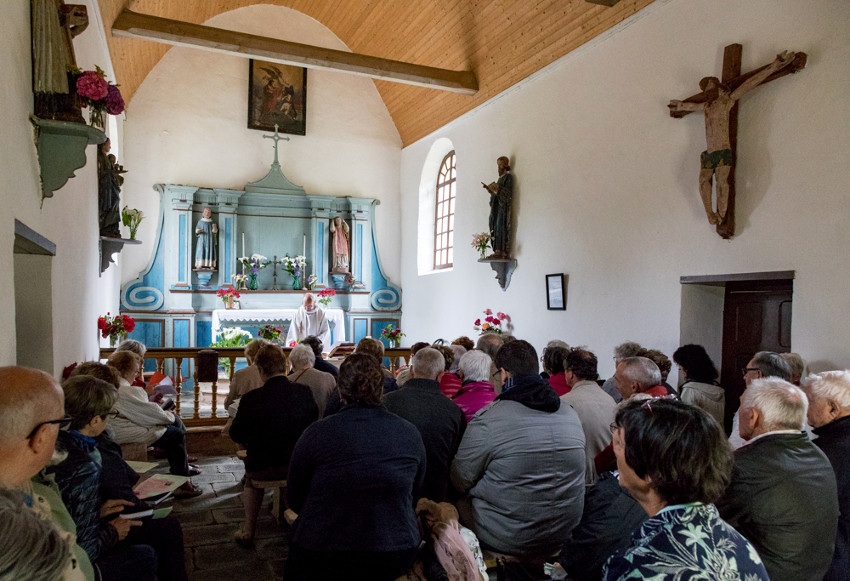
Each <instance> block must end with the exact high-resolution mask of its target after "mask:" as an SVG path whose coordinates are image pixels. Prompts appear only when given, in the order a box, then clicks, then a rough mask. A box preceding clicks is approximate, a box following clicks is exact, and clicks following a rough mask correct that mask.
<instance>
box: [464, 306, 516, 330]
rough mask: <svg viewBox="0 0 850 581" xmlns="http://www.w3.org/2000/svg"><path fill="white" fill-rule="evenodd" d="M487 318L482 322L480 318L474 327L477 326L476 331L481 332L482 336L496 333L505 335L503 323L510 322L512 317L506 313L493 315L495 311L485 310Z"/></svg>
mask: <svg viewBox="0 0 850 581" xmlns="http://www.w3.org/2000/svg"><path fill="white" fill-rule="evenodd" d="M484 315H485V318H484V320H483V321H482V320H481V319H480V318H478V319H475V322H474V323H473V325H475V330H476V331H480V332H481V333H482V334H484V333H496V334H498V335H503V334H504V331H502V323H504V322H509V321H510V320H511V317H510V316H509V315H507V314H505V313H502V312H498V313H495V315H494V313H493V309H484Z"/></svg>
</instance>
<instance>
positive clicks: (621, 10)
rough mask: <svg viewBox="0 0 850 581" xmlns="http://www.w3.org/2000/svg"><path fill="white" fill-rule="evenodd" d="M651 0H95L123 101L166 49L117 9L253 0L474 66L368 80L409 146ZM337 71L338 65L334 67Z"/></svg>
mask: <svg viewBox="0 0 850 581" xmlns="http://www.w3.org/2000/svg"><path fill="white" fill-rule="evenodd" d="M652 2H653V0H621V1H620V2H619V3H618V4H616V5H615V6H613V7H611V8H609V7H606V6H600V5H596V4H591V3H589V2H586V1H585V0H344V1H343V0H100V1H99V5H100V10H101V15H102V17H103V22H104V27H105V28H106V36H107V41H108V43H109V51H110V54H111V56H112V64H113V66H114V68H115V75H116V77H117V78H116V82H117V83H119V84H120V85H121V91H122V93H123V94H124V97H125V99H127V101H128V102H129V101H130V100H131V99H132V97H133V94H134V93H135V92H136V90H137V89H138V88H139V85H141V83H142V81H143V80H144V79H145V77H146V76H147V74H148V73H149V72H150V71H151V69H153V67H154V66H155V65H156V63H157V62H159V59H161V58H162V56H163V55H164V54H165V52H166V51H167V50H168V49H169V48H170V47H169V46H167V45H164V44H160V43H156V42H151V41H147V40H140V39H135V38H120V37H117V36H113V35H112V34H111V27H112V23H113V22H114V21H115V19H116V18H117V17H118V15H119V14H120V13H121V11H122V10H123V9H125V8H128V9H130V10H133V11H134V12H139V13H142V14H150V15H154V16H161V17H165V18H171V19H174V20H182V21H185V22H191V23H195V24H202V23H204V22H205V21H207V20H209V19H210V18H212V17H213V16H216V15H218V14H221V13H223V12H228V11H230V10H234V9H236V8H242V7H244V6H251V5H253V4H274V5H278V6H285V7H288V8H291V9H293V10H297V11H299V12H302V13H304V14H306V15H308V16H310V17H312V18H314V19H316V20H317V21H318V22H320V23H322V24H323V25H325V26H327V27H328V29H330V30H331V31H332V32H333V33H334V34H336V35H337V37H339V38H340V40H342V42H344V43H345V44H346V45H347V46H348V47H349V48H350V49H351V50H352V51H353V52H356V53H361V54H366V55H372V56H378V57H382V58H386V59H393V60H398V61H405V62H409V63H414V64H418V65H426V66H432V67H439V68H444V69H451V70H457V71H460V70H472V71H473V72H474V73H475V76H476V77H477V79H478V85H479V91H478V92H477V93H476V94H475V95H461V94H456V93H449V92H445V91H440V90H435V89H429V88H423V87H417V86H412V85H403V84H399V83H393V82H390V81H380V80H376V81H375V86H376V87H377V88H378V91H379V93H380V95H381V97H382V98H383V100H384V103H385V104H386V106H387V109H388V110H389V113H390V115H391V116H392V118H393V121H394V122H395V125H396V128H397V129H398V132H399V134H400V136H401V140H402V143H403V144H404V145H409V144H411V143H413V142H414V141H416V140H418V139H421V138H422V137H424V136H426V135H428V134H429V133H431V132H433V131H435V130H437V129H439V128H440V127H442V126H443V125H445V124H447V123H449V122H450V121H452V120H454V119H456V118H457V117H459V116H461V115H463V114H464V113H466V112H467V111H470V110H471V109H473V108H475V107H477V106H478V105H480V104H482V103H484V102H485V101H487V100H488V99H490V98H492V97H494V96H495V95H497V94H499V93H501V92H502V91H504V90H505V89H507V88H509V87H511V86H512V85H515V84H516V83H518V82H520V81H522V80H523V79H525V78H526V77H528V76H529V75H531V74H533V73H535V72H537V71H538V70H540V69H542V68H543V67H545V66H546V65H548V64H550V63H551V62H553V61H555V60H557V59H558V58H560V57H562V56H564V55H565V54H567V53H569V52H570V51H572V50H574V49H576V48H578V47H579V46H581V45H583V44H584V43H586V42H588V41H590V40H592V39H593V38H595V37H596V36H598V35H600V34H601V33H603V32H605V31H606V30H608V29H609V28H611V27H612V26H614V25H615V24H617V23H619V22H621V21H622V20H624V19H626V18H628V17H629V16H631V15H632V14H634V13H636V12H637V11H639V10H640V9H642V8H644V7H646V6H647V5H649V4H651V3H652ZM339 74H344V73H339Z"/></svg>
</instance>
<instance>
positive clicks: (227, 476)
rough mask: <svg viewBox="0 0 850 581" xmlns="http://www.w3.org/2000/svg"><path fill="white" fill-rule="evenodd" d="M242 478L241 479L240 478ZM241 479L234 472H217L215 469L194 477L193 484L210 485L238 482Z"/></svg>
mask: <svg viewBox="0 0 850 581" xmlns="http://www.w3.org/2000/svg"><path fill="white" fill-rule="evenodd" d="M240 478H241V477H240ZM238 480H239V478H236V475H235V474H233V472H217V471H214V467H213V469H209V468H208V469H206V470H204V471H203V472H202V473H200V474H198V475H197V476H193V477H192V482H194V483H195V484H210V483H213V482H216V483H219V482H238Z"/></svg>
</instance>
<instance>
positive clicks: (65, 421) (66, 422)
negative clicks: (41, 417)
mask: <svg viewBox="0 0 850 581" xmlns="http://www.w3.org/2000/svg"><path fill="white" fill-rule="evenodd" d="M73 419H74V418H72V417H71V416H65V417H64V418H59V419H58V420H47V421H46V422H41V423H39V424H36V425H35V427H34V428H33V429H32V431H31V432H30V433H29V435H28V436H27V437H26V439H27V440H31V439H32V438H33V436H35V433H36V432H37V431H38V430H39V429H40V428H41V426H44V425H47V424H59V429H60V430H61V429H63V428H67V427H68V426H70V425H71V422H72V421H73Z"/></svg>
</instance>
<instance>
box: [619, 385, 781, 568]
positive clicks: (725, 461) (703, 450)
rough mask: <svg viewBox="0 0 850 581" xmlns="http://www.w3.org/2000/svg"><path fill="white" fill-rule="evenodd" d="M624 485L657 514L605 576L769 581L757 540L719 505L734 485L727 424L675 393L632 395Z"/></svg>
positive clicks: (623, 432) (625, 415) (622, 455)
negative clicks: (668, 395) (663, 396)
mask: <svg viewBox="0 0 850 581" xmlns="http://www.w3.org/2000/svg"><path fill="white" fill-rule="evenodd" d="M612 430H613V434H614V453H615V455H616V456H617V469H618V471H619V473H620V486H622V487H623V488H625V489H626V490H628V491H629V493H630V494H631V495H632V496H633V497H634V498H635V500H637V501H638V503H639V504H640V505H641V507H643V509H644V510H645V511H646V513H647V514H648V515H649V519H648V520H647V521H646V522H645V523H644V524H643V525H641V527H640V529H638V531H637V532H636V533H635V534H634V536H633V537H632V543H631V546H630V547H629V548H627V549H625V550H621V551H618V552H616V553H615V554H614V555H613V556H612V557H611V558H610V559H609V560H608V563H607V564H606V565H605V569H604V572H603V578H604V579H605V580H606V581H613V580H618V579H650V578H651V579H654V580H656V581H664V580H667V579H670V580H673V579H685V578H690V577H694V578H700V579H725V580H727V581H736V580H740V581H744V580H746V581H759V580H764V581H767V579H768V576H767V572H766V571H765V568H764V565H763V564H762V561H761V559H760V558H759V556H758V553H756V550H755V549H754V548H753V546H752V545H751V544H750V543H749V542H748V541H747V540H746V539H745V538H744V537H742V536H741V535H740V534H739V533H738V532H737V531H736V530H735V529H733V528H732V527H731V526H730V525H729V524H727V523H726V522H725V521H724V520H723V519H721V518H720V516H719V515H718V513H717V508H716V507H715V506H714V504H712V503H713V502H714V501H715V500H717V499H718V498H719V497H720V496H721V495H722V494H723V492H724V490H725V489H726V486H727V485H728V484H729V479H730V477H731V472H732V452H731V450H730V448H729V444H728V442H727V441H726V437H725V435H724V434H723V431H722V429H721V428H720V426H719V425H718V424H717V422H715V421H713V420H712V419H711V417H710V416H709V415H708V414H707V413H705V412H704V411H702V410H700V409H699V408H695V407H693V406H689V405H687V404H684V403H681V402H679V401H676V400H672V399H650V400H644V401H630V402H628V403H627V404H626V405H625V406H624V407H623V408H621V409H620V411H618V412H617V415H616V418H615V420H614V425H613V426H612Z"/></svg>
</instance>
